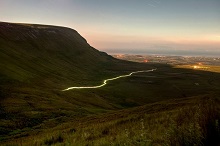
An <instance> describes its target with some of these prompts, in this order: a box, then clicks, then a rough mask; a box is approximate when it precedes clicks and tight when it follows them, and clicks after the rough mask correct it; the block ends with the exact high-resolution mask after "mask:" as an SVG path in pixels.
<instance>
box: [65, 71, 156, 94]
mask: <svg viewBox="0 0 220 146" xmlns="http://www.w3.org/2000/svg"><path fill="white" fill-rule="evenodd" d="M154 70H156V68H155V69H151V70H142V71H134V72H131V73H130V74H127V75H121V76H117V77H115V78H110V79H106V80H104V81H103V83H102V84H101V85H99V86H87V87H69V88H66V89H64V90H62V91H68V90H72V89H93V88H101V87H103V86H105V85H106V84H107V82H108V81H113V80H116V79H119V78H125V77H129V76H131V75H132V74H136V73H140V72H151V71H154Z"/></svg>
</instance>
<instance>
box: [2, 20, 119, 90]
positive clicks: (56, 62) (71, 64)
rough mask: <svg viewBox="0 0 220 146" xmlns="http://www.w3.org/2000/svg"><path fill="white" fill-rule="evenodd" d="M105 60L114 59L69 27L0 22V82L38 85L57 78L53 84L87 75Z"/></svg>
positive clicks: (82, 77) (97, 69) (94, 71)
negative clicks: (34, 83)
mask: <svg viewBox="0 0 220 146" xmlns="http://www.w3.org/2000/svg"><path fill="white" fill-rule="evenodd" d="M109 61H112V62H114V61H116V60H115V59H113V58H112V57H110V56H108V55H107V54H106V53H103V52H99V51H98V50H96V49H94V48H92V47H91V46H90V45H89V44H88V43H87V42H86V40H85V39H84V38H83V37H81V36H80V34H79V33H78V32H76V31H75V30H73V29H70V28H65V27H55V26H46V25H28V24H11V23H0V66H1V68H0V73H1V83H3V82H2V80H5V82H8V81H12V80H13V81H19V82H29V81H32V80H33V81H35V80H37V81H39V80H41V85H42V83H46V82H55V83H58V82H59V83H58V84H56V87H57V86H59V84H62V83H65V82H68V81H70V80H71V79H72V80H78V81H79V78H81V79H85V80H86V79H89V78H90V77H91V76H95V74H96V73H98V72H99V71H102V68H101V69H100V66H102V64H105V63H107V62H109ZM116 62H117V61H116ZM104 67H105V66H104ZM91 72H92V74H91Z"/></svg>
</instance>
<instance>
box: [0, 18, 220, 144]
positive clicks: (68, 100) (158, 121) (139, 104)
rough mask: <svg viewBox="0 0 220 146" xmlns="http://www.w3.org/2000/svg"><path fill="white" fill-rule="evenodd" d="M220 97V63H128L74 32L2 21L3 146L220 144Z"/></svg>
mask: <svg viewBox="0 0 220 146" xmlns="http://www.w3.org/2000/svg"><path fill="white" fill-rule="evenodd" d="M153 68H157V70H156V71H153V72H143V73H138V74H134V75H132V76H130V77H126V78H120V79H118V80H114V81H110V82H108V84H107V85H106V86H104V87H102V88H97V89H82V90H79V89H76V90H69V91H65V92H63V91H62V90H63V89H65V88H68V87H71V86H95V85H100V84H101V83H102V82H103V80H104V79H107V78H113V77H116V76H118V75H125V74H129V73H130V72H132V71H138V70H149V69H153ZM219 97H220V70H219V67H218V66H209V70H199V69H193V68H190V67H188V66H181V67H180V66H177V67H176V66H175V67H173V66H170V65H167V64H151V63H145V64H141V63H134V62H128V61H123V60H118V59H115V58H113V57H111V56H109V55H107V54H106V53H104V52H100V51H98V50H96V49H94V48H93V47H91V46H90V45H89V44H88V43H87V42H86V40H85V39H84V38H83V37H81V36H80V34H79V33H78V32H76V31H75V30H73V29H70V28H65V27H58V26H48V25H36V24H12V23H3V22H1V23H0V145H19V146H20V145H22V146H23V145H27V146H29V145H185V146H188V145H189V146H190V145H218V144H219V139H220V137H219V136H220V133H219V131H220V129H219V126H220V125H219V119H220V118H219Z"/></svg>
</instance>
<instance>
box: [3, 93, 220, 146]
mask: <svg viewBox="0 0 220 146" xmlns="http://www.w3.org/2000/svg"><path fill="white" fill-rule="evenodd" d="M219 103H220V102H219V99H217V98H214V97H210V96H208V95H207V96H200V97H191V98H185V99H178V100H169V101H164V102H158V103H154V104H148V105H145V106H141V107H136V108H132V109H127V110H121V111H118V112H114V113H108V114H103V115H99V116H91V117H87V118H82V119H78V120H76V121H72V122H69V123H65V124H62V125H60V126H58V127H56V128H54V129H52V130H50V132H49V131H47V132H46V133H44V132H43V133H40V134H37V135H35V136H34V135H31V136H28V137H26V138H20V139H15V140H12V141H11V142H8V143H7V144H4V145H18V146H20V145H52V144H53V145H79V146H83V145H97V146H99V145H143V146H145V145H171V146H191V145H196V146H200V145H201V146H202V145H213V146H214V145H218V144H219V142H220V141H219V138H220V137H219V136H220V129H219V126H220V124H219V120H220V115H219Z"/></svg>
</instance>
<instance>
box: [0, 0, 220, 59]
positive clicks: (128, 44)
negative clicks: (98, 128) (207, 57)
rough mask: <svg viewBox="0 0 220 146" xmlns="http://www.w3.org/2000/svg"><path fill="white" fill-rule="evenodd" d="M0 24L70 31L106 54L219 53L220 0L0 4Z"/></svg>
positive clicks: (19, 0)
mask: <svg viewBox="0 0 220 146" xmlns="http://www.w3.org/2000/svg"><path fill="white" fill-rule="evenodd" d="M0 21H5V22H16V23H18V22H19V23H38V24H50V25H61V26H67V27H71V28H73V29H76V30H77V31H78V32H79V33H80V34H81V35H82V36H83V37H85V38H86V39H87V41H88V42H89V44H90V45H92V46H93V47H95V48H97V49H99V50H102V51H107V52H111V53H114V52H115V53H116V52H120V51H121V52H127V53H129V52H137V53H138V52H145V51H148V50H151V51H152V50H157V51H164V50H173V51H176V50H177V51H178V50H180V51H184V50H188V51H192V50H193V51H203V52H209V51H214V52H218V53H220V0H0ZM119 50H120V51H119ZM219 56H220V54H219Z"/></svg>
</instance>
